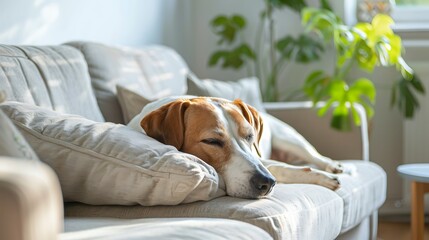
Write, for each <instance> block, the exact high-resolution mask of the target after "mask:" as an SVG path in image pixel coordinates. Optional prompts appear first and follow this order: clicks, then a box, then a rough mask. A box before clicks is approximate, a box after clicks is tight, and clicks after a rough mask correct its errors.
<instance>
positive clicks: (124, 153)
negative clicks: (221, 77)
mask: <svg viewBox="0 0 429 240" xmlns="http://www.w3.org/2000/svg"><path fill="white" fill-rule="evenodd" d="M1 110H3V111H4V113H5V114H6V115H7V116H8V117H9V118H10V119H12V121H13V123H14V124H15V125H16V126H17V128H18V129H19V130H20V131H21V132H22V134H23V135H24V137H25V138H26V139H27V140H28V142H29V144H30V145H31V147H33V149H34V151H35V152H36V153H37V155H38V156H39V157H40V159H41V160H42V161H44V162H45V163H47V164H48V165H49V166H50V167H52V168H53V169H54V170H55V172H56V173H57V175H58V178H59V180H60V183H61V190H62V191H63V196H64V200H65V201H78V202H83V203H87V204H93V205H101V204H103V205H105V204H120V205H135V204H141V205H144V206H151V205H175V204H179V203H188V202H194V201H199V200H210V199H212V198H215V197H218V196H220V195H224V194H225V191H224V190H222V189H224V185H223V182H222V181H220V178H219V176H218V174H217V173H216V171H215V170H214V169H213V168H212V167H211V166H209V165H208V164H206V163H205V162H203V161H202V160H200V159H198V158H197V157H195V156H192V155H189V154H186V153H182V152H179V151H177V150H176V149H175V148H174V147H172V146H167V145H164V144H162V143H160V142H158V141H156V140H154V139H152V138H150V137H148V136H146V135H145V134H142V133H140V132H137V131H134V130H132V129H131V128H128V127H126V126H124V125H122V124H114V123H110V122H107V123H106V122H103V123H100V122H94V121H91V120H88V119H86V118H83V117H80V116H77V115H70V114H60V113H57V112H54V111H50V110H47V109H45V108H41V107H37V106H33V105H29V104H23V103H18V102H6V103H3V104H0V111H1Z"/></svg>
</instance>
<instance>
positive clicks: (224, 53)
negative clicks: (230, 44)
mask: <svg viewBox="0 0 429 240" xmlns="http://www.w3.org/2000/svg"><path fill="white" fill-rule="evenodd" d="M227 55H228V52H227V51H216V52H214V53H213V54H212V55H210V58H209V63H208V64H209V66H210V67H212V66H214V65H216V64H217V63H218V62H219V60H220V59H221V58H225V57H227Z"/></svg>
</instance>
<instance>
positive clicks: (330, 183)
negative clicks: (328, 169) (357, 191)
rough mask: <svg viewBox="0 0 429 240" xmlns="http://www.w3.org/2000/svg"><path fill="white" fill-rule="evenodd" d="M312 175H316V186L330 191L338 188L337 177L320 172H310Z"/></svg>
mask: <svg viewBox="0 0 429 240" xmlns="http://www.w3.org/2000/svg"><path fill="white" fill-rule="evenodd" d="M312 171H313V173H314V174H316V175H317V180H316V184H318V185H321V186H324V187H326V188H329V189H331V190H337V189H338V188H339V187H340V181H339V180H338V177H337V176H335V175H333V174H330V173H324V172H322V171H317V170H312Z"/></svg>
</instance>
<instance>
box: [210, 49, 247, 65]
mask: <svg viewBox="0 0 429 240" xmlns="http://www.w3.org/2000/svg"><path fill="white" fill-rule="evenodd" d="M246 59H255V53H254V52H253V50H252V49H251V48H250V47H249V45H247V44H241V45H240V46H238V47H236V48H233V49H232V50H219V51H216V52H214V53H213V54H212V55H211V56H210V59H209V66H214V65H217V64H218V63H219V62H222V64H221V66H222V68H233V69H239V68H241V67H242V66H243V64H244V63H245V61H246Z"/></svg>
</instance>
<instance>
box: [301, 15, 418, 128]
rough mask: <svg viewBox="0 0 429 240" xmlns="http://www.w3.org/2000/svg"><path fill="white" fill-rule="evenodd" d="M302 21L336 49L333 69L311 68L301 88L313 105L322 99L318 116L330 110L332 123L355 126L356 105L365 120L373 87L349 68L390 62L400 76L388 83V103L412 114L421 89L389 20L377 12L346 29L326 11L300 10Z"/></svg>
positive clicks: (372, 100)
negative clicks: (355, 76)
mask: <svg viewBox="0 0 429 240" xmlns="http://www.w3.org/2000/svg"><path fill="white" fill-rule="evenodd" d="M302 22H303V25H304V27H305V29H306V31H307V32H315V33H317V34H318V36H320V37H321V38H322V39H323V40H324V42H325V43H329V42H332V43H333V45H334V48H335V56H336V59H335V61H336V63H335V66H334V69H333V70H332V71H331V72H326V71H324V70H317V71H314V72H312V73H311V74H310V75H309V76H308V78H307V79H306V81H305V84H304V87H303V90H304V92H305V93H306V95H307V96H308V97H309V98H310V99H311V100H312V101H313V103H314V104H316V103H317V102H319V101H322V100H323V101H326V105H325V106H324V107H323V108H321V109H320V110H319V115H324V114H325V112H326V111H327V110H328V109H329V108H331V107H333V108H334V110H333V118H332V121H331V126H332V127H334V128H336V129H340V130H347V129H350V125H351V124H350V122H351V118H352V119H353V120H354V123H355V124H356V125H360V120H359V117H358V114H357V112H356V110H355V108H354V104H355V103H359V104H361V105H362V106H363V107H364V108H365V110H366V113H367V115H368V117H369V118H371V117H372V116H373V115H374V108H373V105H374V103H375V96H376V89H375V86H374V84H373V82H372V80H370V79H368V78H365V77H359V78H356V79H354V78H351V77H350V76H349V75H348V73H349V71H350V69H351V68H352V67H353V66H358V67H359V68H360V69H361V70H363V71H366V72H369V73H371V72H373V70H374V68H375V67H377V66H383V67H387V66H395V67H396V69H397V70H398V71H399V72H400V73H401V78H399V79H397V80H395V81H394V82H393V84H392V95H391V104H392V106H393V105H397V106H398V107H399V109H400V110H401V112H402V113H403V115H404V116H405V117H408V118H409V117H412V116H413V115H414V111H415V109H416V108H417V107H418V106H419V103H418V100H417V98H416V96H415V95H416V93H420V94H424V92H425V90H424V87H423V85H422V83H421V81H420V80H419V79H418V78H417V76H416V75H415V74H414V73H413V70H412V69H411V68H410V67H409V66H408V65H407V64H406V62H405V60H404V59H403V58H402V56H401V53H402V51H403V47H402V43H401V38H400V37H399V36H398V35H396V34H394V32H393V30H392V29H391V27H390V26H391V25H392V24H393V20H392V18H390V17H389V16H387V15H384V14H377V15H376V16H375V17H374V18H373V19H372V22H371V23H357V24H356V25H355V26H351V27H350V26H346V25H345V24H343V22H342V21H341V19H340V18H339V17H337V16H336V15H335V14H334V13H333V12H331V11H329V10H326V9H315V8H305V9H303V13H302ZM333 104H335V106H333Z"/></svg>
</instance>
